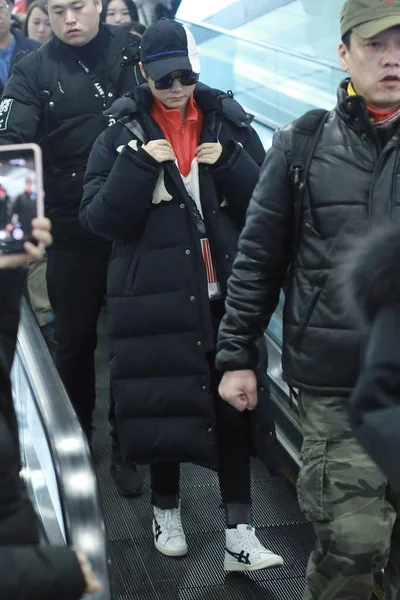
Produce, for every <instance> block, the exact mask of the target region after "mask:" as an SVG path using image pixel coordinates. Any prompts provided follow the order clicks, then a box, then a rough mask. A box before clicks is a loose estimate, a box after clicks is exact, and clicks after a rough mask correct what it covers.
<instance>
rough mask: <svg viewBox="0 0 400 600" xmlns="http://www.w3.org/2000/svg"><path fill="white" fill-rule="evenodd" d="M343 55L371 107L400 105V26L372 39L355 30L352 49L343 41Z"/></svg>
mask: <svg viewBox="0 0 400 600" xmlns="http://www.w3.org/2000/svg"><path fill="white" fill-rule="evenodd" d="M339 58H340V62H341V65H342V68H343V69H344V70H345V71H348V72H349V73H350V75H351V80H352V82H353V86H354V89H355V91H356V92H357V94H360V95H361V96H363V98H364V99H365V101H366V103H367V105H368V106H370V107H371V108H375V109H378V110H379V109H380V110H388V111H390V110H392V109H394V108H396V107H397V106H399V105H400V27H393V28H391V29H387V30H386V31H382V32H381V33H379V34H378V35H376V36H375V37H373V38H369V39H364V38H362V37H360V36H359V35H358V34H357V33H355V32H353V33H352V35H351V44H350V49H348V48H346V46H345V45H344V44H343V43H341V44H340V46H339Z"/></svg>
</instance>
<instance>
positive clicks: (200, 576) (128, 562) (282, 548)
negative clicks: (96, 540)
mask: <svg viewBox="0 0 400 600" xmlns="http://www.w3.org/2000/svg"><path fill="white" fill-rule="evenodd" d="M258 535H259V537H260V539H261V541H262V542H263V543H265V544H266V545H267V546H269V547H271V548H273V549H274V550H275V551H277V552H279V553H281V554H282V556H283V557H284V559H285V566H284V567H282V568H280V569H265V570H263V571H255V572H252V573H248V574H246V575H245V576H244V575H243V576H241V580H243V581H242V585H241V587H242V588H243V589H246V590H247V588H248V589H249V592H251V590H253V589H254V588H257V585H256V584H257V583H261V582H267V581H268V582H270V581H271V582H274V585H275V584H276V582H278V581H286V580H293V579H295V578H298V579H299V582H300V583H301V584H302V585H303V586H304V573H305V569H306V562H307V556H308V554H309V551H310V549H311V546H312V543H313V539H312V535H310V531H309V529H308V527H307V526H306V525H304V524H301V525H300V524H299V525H283V526H277V527H266V528H263V529H260V530H258ZM187 540H188V546H189V552H188V555H187V556H185V557H183V558H180V559H171V558H168V557H165V556H163V555H162V554H160V553H159V552H157V551H156V550H155V548H154V543H153V539H152V538H147V539H142V540H135V541H134V540H120V541H115V542H112V543H111V550H112V558H113V561H114V568H115V569H116V571H115V573H116V577H117V587H118V588H119V590H120V594H121V595H123V594H126V593H129V592H128V590H129V589H130V590H131V591H137V589H138V588H139V589H143V587H147V586H149V585H153V586H154V587H155V589H156V590H157V591H159V592H160V594H161V597H162V598H163V597H164V596H163V594H164V593H172V592H173V591H178V590H179V592H180V593H181V592H183V590H191V589H195V588H199V587H201V588H203V587H204V588H207V587H208V588H210V587H213V586H217V587H218V586H224V584H225V582H227V583H229V581H232V576H231V575H228V576H227V575H226V573H225V572H224V570H223V557H224V541H225V537H224V532H222V531H220V532H207V533H196V534H192V535H187ZM234 581H236V580H235V579H234ZM232 586H233V587H234V585H233V584H232ZM265 589H266V588H265V586H264V587H263V590H264V591H265ZM179 597H180V596H179ZM259 597H260V598H261V597H262V598H264V597H265V596H259ZM289 597H290V595H289V596H288V598H289ZM243 598H246V600H247V595H246V596H243Z"/></svg>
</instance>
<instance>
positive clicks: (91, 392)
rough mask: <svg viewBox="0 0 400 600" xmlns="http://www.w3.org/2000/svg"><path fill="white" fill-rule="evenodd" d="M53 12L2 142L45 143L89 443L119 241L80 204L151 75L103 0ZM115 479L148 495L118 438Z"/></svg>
mask: <svg viewBox="0 0 400 600" xmlns="http://www.w3.org/2000/svg"><path fill="white" fill-rule="evenodd" d="M1 1H2V0H0V2H1ZM48 11H49V18H50V22H51V25H52V28H53V31H54V34H55V35H54V37H53V38H51V39H50V40H49V41H48V42H47V43H46V44H44V45H43V46H42V47H41V48H40V49H39V50H38V51H37V52H35V53H33V54H31V55H30V56H27V57H26V58H25V59H24V60H22V61H21V62H19V63H18V64H17V65H16V66H15V68H14V71H13V75H12V77H11V78H10V80H9V82H8V84H7V87H6V90H5V92H4V95H3V100H2V104H1V107H2V114H1V115H0V143H1V144H9V143H16V142H33V141H37V142H39V143H40V144H41V147H42V149H43V153H44V180H45V192H46V197H45V201H46V213H47V216H49V217H50V218H51V221H52V224H53V234H54V247H53V248H52V249H51V250H50V251H49V253H48V267H47V286H48V293H49V298H50V302H51V304H52V307H53V309H54V312H55V315H56V331H55V340H56V342H57V355H56V362H57V367H58V370H59V373H60V375H61V378H62V380H63V382H64V385H65V387H66V389H67V392H68V394H69V397H70V399H71V402H72V404H73V406H74V408H75V411H76V412H77V415H78V416H79V418H80V421H81V424H82V426H83V428H84V429H85V431H86V433H87V435H88V437H89V440H90V439H91V435H92V413H93V409H94V406H95V400H96V387H95V371H94V351H95V348H96V344H97V335H96V329H97V320H98V316H99V312H100V308H101V305H102V302H103V298H104V295H105V288H106V274H107V265H108V260H109V255H110V248H111V244H110V243H109V242H108V241H106V240H105V239H104V238H101V237H99V236H96V235H93V234H91V233H89V232H88V231H86V230H84V229H83V228H81V226H80V224H79V220H78V206H79V202H80V199H81V195H82V185H83V177H84V173H85V169H86V163H87V159H88V156H89V152H90V150H91V148H92V145H93V142H94V140H95V139H96V137H97V136H98V135H99V134H100V133H101V132H102V131H103V130H104V129H105V128H106V127H107V126H108V125H109V123H110V120H109V119H108V118H107V117H105V116H104V115H103V111H104V110H105V109H107V108H108V107H109V106H110V105H111V103H112V102H113V101H114V100H115V98H117V97H119V96H121V95H123V94H124V93H125V92H126V91H128V90H132V89H133V88H134V87H135V85H137V83H139V82H141V81H143V79H140V77H139V75H138V73H139V69H138V67H137V65H136V67H135V65H134V61H135V59H136V56H137V52H138V44H139V41H138V38H137V37H136V36H132V35H130V34H129V33H127V32H126V31H124V30H123V29H121V28H119V27H113V26H108V25H100V12H101V2H100V0H71V1H69V0H49V3H48ZM111 417H112V414H111ZM112 473H113V476H114V479H115V482H116V485H117V488H118V490H119V491H120V492H121V493H122V494H125V495H131V494H132V495H136V494H138V493H140V492H141V491H142V489H143V479H142V476H141V474H140V472H139V471H138V470H136V468H135V467H131V465H129V464H127V463H126V462H125V461H124V460H123V458H122V457H121V455H120V452H119V449H118V444H117V440H115V435H114V451H113V461H112Z"/></svg>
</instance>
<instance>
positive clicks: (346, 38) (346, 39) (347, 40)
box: [342, 29, 352, 50]
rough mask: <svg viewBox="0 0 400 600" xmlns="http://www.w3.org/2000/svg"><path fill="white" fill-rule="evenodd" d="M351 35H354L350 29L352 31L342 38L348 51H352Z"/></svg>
mask: <svg viewBox="0 0 400 600" xmlns="http://www.w3.org/2000/svg"><path fill="white" fill-rule="evenodd" d="M351 34H352V31H351V29H350V31H347V33H345V34H344V36H343V37H342V42H343V44H344V45H345V46H346V48H347V50H350V46H351Z"/></svg>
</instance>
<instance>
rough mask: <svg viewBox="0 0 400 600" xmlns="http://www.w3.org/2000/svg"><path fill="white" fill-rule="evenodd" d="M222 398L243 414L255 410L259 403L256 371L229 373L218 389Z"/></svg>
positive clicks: (225, 374) (223, 378)
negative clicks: (245, 411)
mask: <svg viewBox="0 0 400 600" xmlns="http://www.w3.org/2000/svg"><path fill="white" fill-rule="evenodd" d="M218 392H219V395H220V396H221V398H223V399H224V400H226V401H227V402H229V404H232V406H233V407H234V408H236V409H237V410H239V411H240V412H243V411H244V410H246V409H247V410H254V409H255V407H256V406H257V402H258V393H257V378H256V375H255V373H254V371H251V370H250V369H244V370H243V371H227V372H226V373H224V376H223V377H222V380H221V383H220V385H219V388H218Z"/></svg>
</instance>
